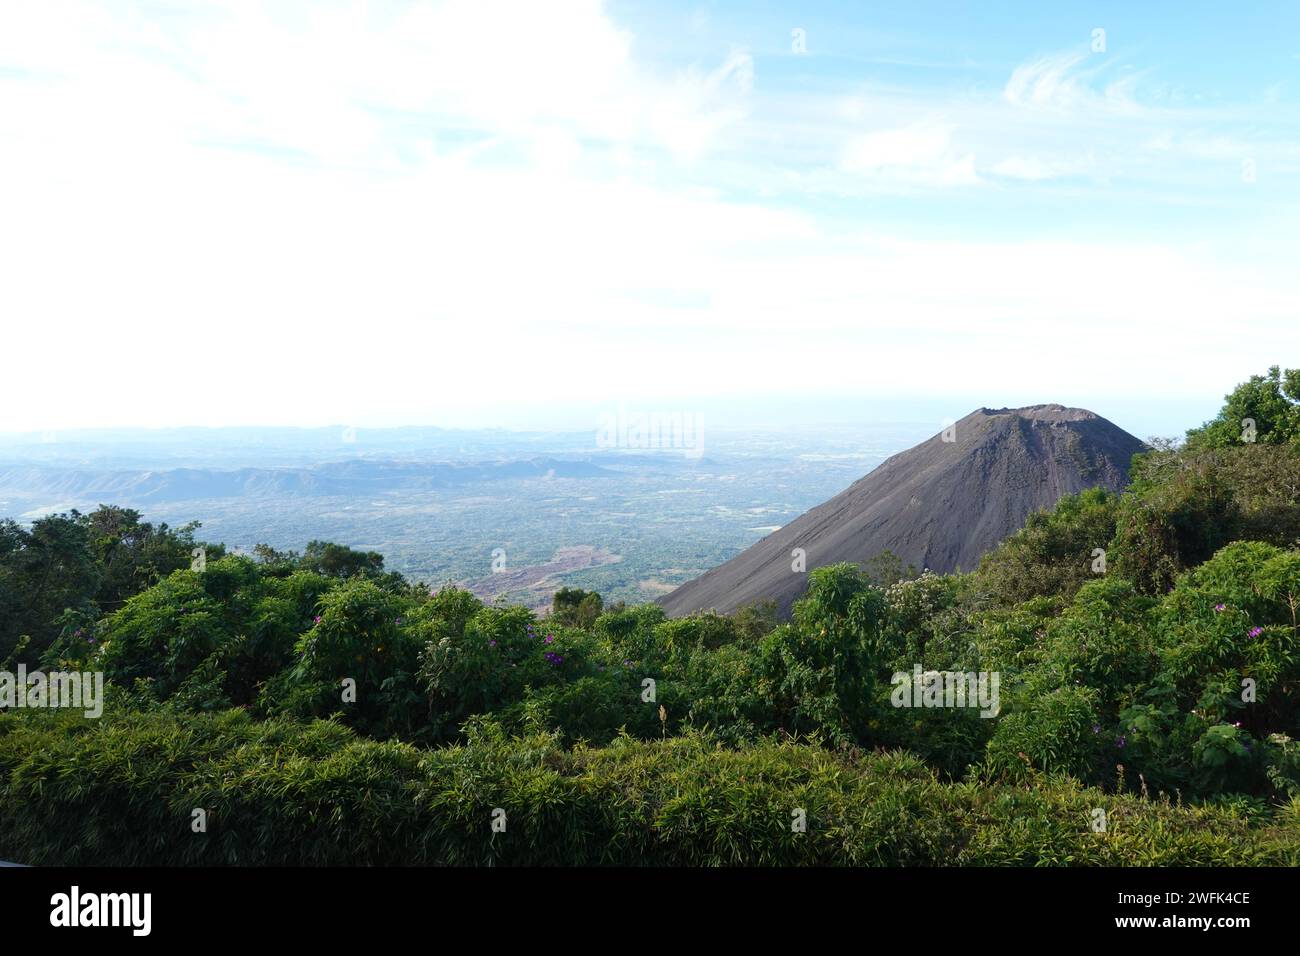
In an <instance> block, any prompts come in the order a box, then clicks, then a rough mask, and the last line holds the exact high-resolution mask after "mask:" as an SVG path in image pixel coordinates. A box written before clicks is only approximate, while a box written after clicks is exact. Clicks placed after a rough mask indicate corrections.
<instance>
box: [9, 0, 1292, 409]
mask: <svg viewBox="0 0 1300 956" xmlns="http://www.w3.org/2000/svg"><path fill="white" fill-rule="evenodd" d="M129 9H131V8H125V7H116V6H115V7H112V8H105V7H101V6H97V5H87V6H79V5H74V4H69V3H57V2H56V3H51V4H48V5H47V4H45V3H42V4H14V5H9V6H7V7H6V9H5V12H4V13H3V14H0V19H2V20H3V23H2V24H0V26H3V29H0V67H2V68H4V69H5V72H4V73H3V74H2V75H0V191H3V194H4V195H3V206H2V208H3V210H4V216H3V218H0V263H3V264H4V279H3V281H0V315H3V316H4V317H5V320H6V324H5V328H4V331H3V333H2V334H3V343H4V346H5V352H6V356H7V357H8V358H9V359H10V361H9V362H8V363H7V365H6V369H5V375H4V377H3V379H2V380H0V430H4V429H12V428H63V427H70V426H74V425H87V424H100V425H107V424H122V423H144V424H182V423H199V424H222V423H234V422H258V421H262V422H282V423H292V422H297V423H302V424H313V423H328V422H351V423H357V424H385V423H402V422H411V423H414V422H437V423H444V424H445V423H449V422H454V420H455V419H454V417H452V416H454V414H455V413H457V412H458V411H463V410H464V409H466V408H469V407H477V408H483V407H488V406H496V407H501V408H505V409H509V408H511V407H514V408H519V407H523V406H529V407H534V406H536V405H538V404H541V403H545V402H548V401H554V400H571V401H587V400H589V401H592V403H593V404H594V405H598V406H601V407H607V406H608V404H609V403H610V402H611V401H614V400H617V399H619V398H622V397H627V398H635V397H637V396H646V395H663V394H673V395H693V394H744V393H745V392H746V391H747V390H753V389H758V388H762V389H769V390H774V391H777V392H805V391H817V390H819V389H836V388H839V389H844V388H857V389H861V390H863V391H867V392H873V393H886V392H893V393H895V394H909V393H911V394H915V393H917V392H939V393H944V392H945V391H949V390H952V391H958V390H960V391H965V392H970V391H972V390H974V389H975V388H978V387H980V386H981V383H982V382H985V381H1000V382H1007V381H1015V382H1018V383H1020V384H1021V385H1023V387H1024V388H1025V389H1026V390H1027V391H1034V390H1037V397H1039V398H1042V399H1044V400H1047V399H1050V398H1052V397H1053V396H1054V395H1055V394H1057V392H1058V390H1066V391H1073V392H1075V393H1086V392H1087V391H1088V390H1089V388H1094V389H1095V388H1108V389H1116V390H1126V391H1128V392H1129V393H1132V394H1154V393H1157V392H1159V391H1160V390H1162V389H1165V388H1180V389H1182V390H1183V391H1184V392H1195V391H1196V390H1197V389H1199V384H1198V383H1199V382H1202V381H1205V380H1210V379H1213V380H1216V381H1217V380H1219V379H1220V378H1221V377H1222V374H1221V373H1222V368H1223V366H1224V365H1225V363H1230V362H1231V363H1236V364H1237V366H1238V367H1241V368H1244V369H1246V370H1247V371H1250V370H1254V369H1257V368H1262V367H1265V366H1266V365H1267V364H1269V362H1270V361H1276V360H1277V358H1276V355H1271V354H1270V353H1275V352H1278V351H1285V350H1286V348H1287V347H1288V346H1290V347H1291V350H1292V351H1294V350H1295V348H1294V347H1295V345H1296V344H1297V343H1296V334H1297V333H1296V332H1295V331H1294V322H1293V321H1292V318H1293V316H1292V312H1293V303H1294V302H1295V301H1296V299H1297V295H1296V293H1297V290H1296V283H1295V280H1294V278H1293V271H1292V269H1291V266H1290V260H1291V259H1292V258H1293V256H1289V255H1288V253H1289V252H1291V251H1292V249H1291V246H1292V245H1293V243H1291V242H1290V241H1289V240H1288V239H1287V238H1286V237H1285V236H1281V237H1270V238H1269V240H1268V241H1267V242H1265V241H1263V239H1261V241H1260V242H1259V243H1258V244H1253V243H1250V242H1243V241H1241V234H1240V233H1237V232H1225V234H1224V235H1223V238H1222V241H1221V242H1216V243H1212V244H1207V245H1205V246H1204V247H1199V246H1191V245H1189V242H1190V237H1188V238H1187V239H1186V241H1184V237H1181V236H1174V237H1172V238H1171V239H1170V240H1169V241H1167V242H1161V241H1158V240H1153V239H1151V238H1150V237H1149V236H1148V237H1146V238H1141V237H1136V236H1127V235H1124V229H1123V228H1122V227H1123V226H1124V225H1125V223H1116V226H1115V229H1114V230H1113V235H1111V234H1108V235H1106V236H1103V237H1102V238H1099V239H1096V240H1094V241H1091V242H1090V241H1085V240H1083V239H1079V240H1077V241H1066V240H1065V239H1063V238H1062V237H1061V235H1060V234H1055V235H1050V234H1047V235H1039V234H1034V233H1032V232H1030V233H1029V234H1021V235H1018V236H1017V235H1005V234H1003V233H1002V232H1001V226H1002V223H1001V222H1000V221H998V220H997V219H996V212H995V213H994V218H991V219H990V220H988V221H973V222H972V221H963V220H961V219H960V218H959V217H957V216H956V215H954V216H951V217H950V216H947V215H945V214H943V213H944V211H945V207H943V206H941V205H925V204H923V202H922V200H923V199H926V198H927V197H939V198H938V199H937V200H936V203H944V202H949V201H975V199H976V198H980V197H986V196H987V195H988V194H998V195H1001V194H1007V193H1011V191H1013V190H1015V189H1017V188H1020V181H1026V180H1027V181H1035V182H1038V183H1040V184H1044V185H1041V186H1040V187H1039V188H1041V189H1044V190H1046V189H1050V188H1058V187H1057V186H1055V185H1052V184H1055V183H1057V182H1058V181H1065V182H1064V184H1063V185H1062V186H1061V187H1060V188H1070V187H1072V186H1073V185H1074V183H1072V182H1070V180H1071V178H1072V177H1077V178H1080V179H1086V180H1088V181H1089V182H1088V183H1086V184H1084V185H1090V184H1091V183H1092V182H1093V181H1094V180H1100V179H1101V178H1102V177H1104V176H1111V177H1114V178H1116V179H1120V178H1122V174H1125V175H1127V174H1131V178H1132V179H1133V180H1135V181H1137V182H1139V184H1140V185H1145V184H1146V183H1148V182H1157V183H1163V182H1165V181H1166V180H1167V179H1168V178H1169V177H1168V169H1167V167H1166V166H1162V165H1161V151H1160V150H1155V149H1150V150H1148V149H1143V148H1141V147H1142V145H1143V144H1144V143H1148V142H1152V141H1156V142H1159V141H1160V137H1161V136H1162V134H1163V135H1165V136H1166V138H1165V140H1164V141H1165V142H1167V143H1169V144H1170V147H1171V148H1170V149H1169V150H1166V151H1165V152H1167V153H1169V154H1171V158H1170V159H1169V164H1171V165H1172V166H1174V167H1176V168H1178V169H1180V170H1182V169H1185V168H1186V166H1187V161H1188V159H1187V155H1185V154H1183V153H1182V152H1180V146H1181V144H1184V143H1192V142H1202V141H1204V143H1206V144H1209V145H1206V146H1205V147H1204V148H1203V149H1202V150H1201V152H1202V153H1204V154H1205V155H1206V161H1210V160H1211V159H1213V156H1212V155H1211V154H1213V153H1222V154H1224V155H1231V154H1232V153H1233V152H1234V149H1235V147H1234V148H1233V149H1230V148H1228V147H1227V146H1222V145H1213V144H1215V143H1216V142H1217V140H1216V137H1220V136H1222V137H1225V140H1224V142H1231V143H1236V142H1237V141H1238V138H1230V133H1226V132H1216V131H1215V130H1214V128H1213V126H1212V125H1211V124H1208V123H1203V122H1201V118H1202V117H1201V114H1196V115H1195V117H1194V118H1193V121H1191V122H1186V123H1184V124H1183V125H1181V126H1180V125H1177V124H1175V123H1174V119H1176V117H1173V114H1171V113H1168V112H1166V113H1163V114H1160V120H1161V122H1162V123H1165V122H1166V121H1168V126H1167V128H1155V127H1152V126H1150V125H1149V124H1145V123H1143V124H1130V123H1127V121H1126V119H1125V117H1124V116H1123V115H1122V114H1123V109H1120V110H1118V112H1117V111H1116V110H1115V109H1114V107H1113V104H1112V105H1108V101H1107V97H1108V96H1110V95H1111V94H1110V93H1108V92H1107V91H1108V90H1112V89H1115V90H1117V92H1115V93H1114V97H1115V101H1116V102H1119V103H1123V102H1126V98H1128V97H1131V96H1132V89H1131V88H1130V87H1125V86H1117V85H1116V84H1111V85H1110V86H1103V87H1100V91H1098V89H1095V88H1094V86H1095V84H1096V83H1097V82H1098V81H1099V80H1100V74H1096V75H1094V74H1091V73H1089V72H1088V67H1087V66H1086V64H1084V63H1083V62H1082V61H1081V60H1079V59H1078V58H1074V59H1069V58H1066V59H1064V60H1059V58H1058V60H1059V62H1057V61H1042V62H1039V61H1034V63H1031V64H1028V65H1025V66H1022V67H1020V68H1019V69H1017V70H1016V71H1015V72H1013V73H1012V75H1011V81H1010V82H1009V83H1008V84H1007V91H1006V93H1005V94H1004V95H999V94H998V92H997V91H994V90H989V91H986V95H985V96H983V97H982V98H981V97H967V98H959V101H958V102H953V101H952V98H951V97H948V98H945V96H941V95H937V94H934V93H932V92H918V91H911V90H898V89H894V90H889V89H871V90H866V91H863V90H846V89H843V88H840V87H835V88H833V89H830V88H828V90H827V91H826V92H825V93H824V94H817V93H808V92H806V91H803V90H799V91H795V92H787V93H785V94H782V93H780V92H774V91H770V90H766V89H764V88H763V86H764V84H763V83H760V82H758V81H757V80H756V75H755V74H756V70H758V69H760V68H761V66H762V62H761V60H760V62H759V64H758V65H757V66H756V64H755V61H754V59H753V58H752V57H751V56H750V55H749V54H748V53H746V52H744V51H743V50H738V49H737V50H731V51H730V52H725V51H727V50H729V48H728V47H727V46H726V45H725V44H721V45H720V46H719V48H718V50H717V53H716V56H715V57H714V58H712V59H711V60H710V61H707V62H704V61H700V62H698V63H695V64H694V65H690V64H686V65H674V66H673V67H672V68H671V69H666V68H657V67H656V65H655V64H652V63H649V62H647V61H646V59H645V58H644V57H642V56H639V55H638V49H639V47H638V42H637V38H636V37H635V36H633V35H631V34H630V33H629V32H628V31H627V30H626V29H625V28H623V27H622V26H620V25H619V24H618V23H616V22H615V21H614V20H613V19H612V17H611V16H610V13H609V11H608V10H607V9H606V8H605V7H604V6H603V5H601V4H599V3H596V2H594V0H584V2H579V3H575V4H573V5H571V6H566V8H565V12H564V13H563V14H562V15H560V14H556V13H555V12H554V11H553V9H552V8H549V7H545V6H544V5H537V4H524V3H519V4H507V3H501V2H495V0H494V2H486V0H485V2H467V0H454V2H449V3H443V4H417V5H395V6H392V7H386V8H385V7H379V6H376V5H330V6H324V7H321V6H317V5H315V4H312V5H305V4H299V5H287V4H276V5H274V6H264V5H252V4H237V5H232V6H229V7H227V6H224V5H223V6H212V7H208V8H193V10H192V11H191V10H190V8H186V9H187V13H186V15H185V16H177V17H173V16H160V15H156V12H157V11H158V10H159V9H162V8H159V7H155V6H150V7H141V8H139V10H138V12H136V13H126V12H119V11H124V10H129ZM108 10H112V11H114V12H113V13H112V14H110V13H109V12H107V11H108ZM503 24H508V25H509V29H504V28H503V27H502V25H503ZM1054 63H1055V65H1053V64H1054ZM759 76H760V78H761V76H762V74H761V73H760V74H759ZM1125 82H1129V81H1125ZM1063 110H1064V112H1062V111H1063ZM1070 110H1073V111H1074V112H1073V113H1071V112H1069V111H1070ZM917 117H925V118H924V119H918V118H917ZM954 117H959V118H960V123H957V122H954V121H953V119H952V118H954ZM1135 137H1140V139H1137V138H1135ZM1279 149H1280V147H1279ZM1275 155H1280V153H1278V154H1275ZM1287 155H1291V154H1287ZM977 156H978V157H980V159H981V160H983V161H984V162H985V163H988V162H989V157H995V158H996V161H994V162H992V165H990V166H988V167H987V169H986V168H985V167H984V166H978V165H977V162H976V157H977ZM1081 157H1082V158H1081ZM1152 157H1155V158H1154V159H1153V158H1152ZM1140 163H1147V164H1148V165H1147V166H1146V167H1143V166H1141V165H1139V164H1140ZM1262 168H1263V169H1266V170H1267V171H1269V172H1270V173H1271V172H1272V169H1273V168H1274V167H1272V166H1262ZM1134 170H1136V172H1133V171H1134ZM1229 172H1233V170H1229ZM982 173H986V174H987V175H986V176H985V177H984V178H992V177H997V187H998V188H997V189H988V190H962V189H957V188H951V187H960V186H971V185H975V184H979V183H981V182H982V177H981V174H982ZM1139 175H1140V176H1142V177H1145V178H1143V179H1138V176H1139ZM1231 185H1232V186H1233V187H1234V188H1237V187H1239V183H1238V182H1237V181H1235V180H1234V181H1233V182H1232V183H1231ZM1266 185H1267V183H1266V182H1265V181H1263V180H1262V181H1261V183H1260V184H1258V185H1257V186H1256V187H1255V188H1256V190H1257V191H1262V190H1263V189H1264V188H1266ZM1080 188H1083V187H1082V186H1081V187H1080ZM1180 188H1182V191H1181V192H1178V193H1177V194H1176V196H1177V198H1179V199H1182V198H1184V197H1185V196H1187V195H1194V190H1192V189H1190V188H1183V187H1180ZM818 190H823V191H827V192H832V193H835V194H836V195H837V199H838V196H840V195H847V196H849V197H850V198H851V199H856V198H857V197H858V196H861V195H866V196H868V197H869V200H870V201H868V202H866V203H862V204H858V205H854V204H853V203H852V202H844V203H840V202H838V201H837V202H835V203H818V202H815V201H814V202H809V203H805V202H803V200H805V199H807V198H808V194H809V193H815V192H817V191H818ZM882 194H888V195H886V196H885V198H886V199H889V200H891V201H892V200H894V199H895V198H897V197H896V196H895V195H894V194H897V195H898V196H902V197H905V200H906V201H907V202H908V203H912V202H914V201H915V202H916V203H917V205H908V206H907V207H906V208H905V210H904V213H903V215H902V216H901V218H895V219H894V220H888V219H881V220H880V221H876V219H875V218H874V217H875V216H876V215H877V204H876V203H875V202H874V201H875V200H876V199H877V198H879V197H880V196H881V195H882ZM1089 195H1092V194H1089ZM813 198H814V200H816V199H820V198H821V197H819V196H814V197H813ZM880 205H883V204H880ZM1085 205H1086V200H1084V201H1082V202H1081V203H1080V204H1079V205H1076V206H1073V207H1071V208H1073V209H1076V210H1077V209H1083V208H1084V206H1085ZM988 208H989V207H982V208H981V209H978V210H977V211H976V215H985V214H987V210H988ZM936 209H938V210H939V214H936ZM914 210H917V211H920V212H925V213H929V214H931V216H932V218H931V220H930V221H929V222H928V223H922V224H921V225H918V226H916V227H912V225H911V223H910V222H908V216H910V215H911V214H912V212H913V211H914ZM917 218H918V220H920V218H921V217H919V216H918V217H917ZM954 223H956V224H964V225H967V226H972V225H973V228H974V230H975V233H976V234H977V235H979V236H981V238H980V240H979V241H975V240H972V239H970V238H969V234H970V232H969V231H968V232H967V236H968V238H966V239H964V240H956V239H950V238H948V229H949V226H950V225H952V224H954ZM1043 231H1044V232H1045V233H1046V232H1050V230H1043ZM903 233H906V234H908V235H909V236H911V237H912V238H910V239H907V240H904V239H902V238H899V236H900V235H901V234H903ZM918 236H919V238H918ZM1116 236H1121V237H1122V239H1123V241H1117V239H1116V238H1115V237H1116ZM1225 316H1232V317H1240V316H1249V329H1250V334H1249V335H1245V334H1242V335H1232V336H1228V337H1227V338H1228V341H1224V338H1225V337H1224V336H1223V335H1222V333H1221V330H1222V328H1223V326H1224V321H1225ZM1064 342H1068V343H1070V344H1069V349H1068V354H1067V355H1063V354H1062V345H1061V343H1064ZM1171 343H1173V344H1172V345H1171ZM1171 348H1172V349H1176V352H1177V362H1178V366H1179V368H1180V370H1181V371H1182V377H1181V380H1180V381H1176V382H1172V383H1171V382H1170V381H1169V380H1168V376H1153V375H1152V372H1151V369H1152V357H1153V356H1169V355H1170V350H1171ZM1099 369H1102V370H1104V373H1099V372H1098V370H1099ZM1099 376H1100V377H1101V378H1104V381H1095V380H1096V379H1098V378H1099ZM756 383H758V384H756ZM31 396H38V398H37V400H35V401H33V400H31Z"/></svg>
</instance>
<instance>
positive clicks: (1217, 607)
mask: <svg viewBox="0 0 1300 956" xmlns="http://www.w3.org/2000/svg"><path fill="white" fill-rule="evenodd" d="M1227 607H1228V606H1227V605H1226V604H1216V605H1214V609H1215V610H1216V611H1223V610H1226V609H1227Z"/></svg>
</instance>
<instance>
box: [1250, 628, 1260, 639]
mask: <svg viewBox="0 0 1300 956" xmlns="http://www.w3.org/2000/svg"><path fill="white" fill-rule="evenodd" d="M1263 633H1264V629H1263V628H1262V627H1252V628H1251V629H1250V631H1249V636H1250V637H1259V635H1261V634H1263Z"/></svg>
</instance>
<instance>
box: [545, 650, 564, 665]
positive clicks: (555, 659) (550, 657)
mask: <svg viewBox="0 0 1300 956" xmlns="http://www.w3.org/2000/svg"><path fill="white" fill-rule="evenodd" d="M542 656H543V657H545V658H546V660H547V661H548V662H549V663H551V664H554V665H555V666H556V667H559V666H560V665H561V664H563V663H564V658H563V657H561V656H560V655H559V654H557V653H555V652H554V651H547V652H546V653H545V654H543V655H542Z"/></svg>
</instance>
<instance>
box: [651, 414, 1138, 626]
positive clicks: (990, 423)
mask: <svg viewBox="0 0 1300 956" xmlns="http://www.w3.org/2000/svg"><path fill="white" fill-rule="evenodd" d="M1146 447H1147V446H1146V445H1145V444H1144V443H1143V442H1142V441H1140V440H1138V439H1137V438H1135V437H1133V436H1132V435H1130V434H1129V433H1128V432H1126V431H1124V430H1123V429H1122V428H1120V427H1119V426H1117V425H1115V424H1113V423H1111V422H1109V421H1107V420H1106V419H1104V418H1102V417H1101V416H1100V415H1096V414H1094V413H1093V412H1090V411H1087V410H1085V409H1082V408H1066V407H1065V406H1063V405H1031V406H1028V407H1025V408H997V409H994V408H981V409H978V410H976V411H974V412H971V413H970V414H969V415H967V416H966V417H965V418H963V419H961V420H960V421H958V422H956V423H955V424H953V425H950V426H948V427H947V428H945V429H944V430H943V431H942V432H940V433H939V434H937V435H935V436H934V437H933V438H929V439H927V440H926V441H923V442H922V443H921V444H919V445H917V446H915V447H914V448H909V449H908V450H907V451H904V452H900V453H899V454H897V455H894V456H893V457H892V458H889V459H887V460H886V461H884V462H882V463H881V464H880V466H879V467H877V468H876V469H874V470H873V471H871V472H870V473H869V474H867V475H865V476H864V477H862V478H860V479H858V480H857V481H856V482H854V483H853V484H852V485H850V486H849V487H848V488H847V489H845V490H844V491H842V492H841V493H840V494H838V495H836V496H835V497H834V498H832V499H830V500H829V501H827V502H824V503H823V504H820V505H818V506H817V507H815V508H813V509H812V510H811V511H808V512H806V513H804V514H803V515H801V516H800V517H798V518H796V519H795V520H794V521H791V522H790V523H789V524H787V525H785V526H783V527H781V528H780V529H778V530H777V531H774V532H772V533H771V534H769V535H768V536H767V537H765V538H763V539H762V540H761V541H759V542H758V543H756V544H754V545H753V546H752V547H750V548H748V549H746V550H745V551H742V552H741V553H740V554H738V555H736V556H735V557H734V558H732V559H731V560H730V561H727V562H726V563H724V564H720V565H718V567H716V568H714V569H712V570H711V571H708V572H706V573H705V574H703V575H701V576H700V577H698V578H696V579H694V580H692V581H688V582H687V583H686V584H683V585H682V586H681V587H679V588H677V589H676V590H675V591H672V592H671V593H669V594H666V595H664V596H663V597H662V598H660V599H659V603H660V604H661V605H662V606H663V608H664V610H665V611H666V612H667V613H668V614H669V615H671V616H677V615H684V614H691V613H694V612H695V611H703V610H710V609H712V610H716V611H719V612H721V613H728V612H730V611H734V610H735V609H737V608H739V607H743V606H745V605H747V604H752V603H754V602H756V601H761V600H767V599H771V600H774V601H776V603H777V607H778V609H779V611H780V612H781V613H782V614H783V615H784V614H787V613H788V612H789V610H790V606H791V605H792V604H793V603H794V602H795V601H796V600H797V599H798V598H799V597H800V596H801V595H802V594H803V592H804V589H805V587H806V586H807V581H808V575H807V573H804V572H801V571H798V570H795V568H796V566H797V565H798V564H799V563H802V564H803V566H804V567H805V568H806V570H807V571H811V570H813V569H814V568H818V567H822V566H823V565H827V564H834V563H836V562H839V561H851V562H854V563H863V562H866V561H869V560H871V559H872V558H875V557H877V556H879V555H880V554H882V553H883V552H885V551H889V552H892V553H893V554H895V555H897V556H898V557H899V558H901V559H902V561H903V564H904V566H906V565H909V564H910V565H914V566H915V567H917V568H928V569H930V570H932V571H937V572H940V573H944V572H949V571H970V570H972V569H973V568H974V567H975V566H976V565H977V564H978V563H979V559H980V558H981V556H983V555H984V554H985V553H987V552H988V551H990V550H992V549H993V548H994V547H995V546H996V545H997V544H998V543H999V542H1000V541H1002V540H1003V539H1004V538H1006V537H1008V536H1009V535H1011V534H1013V533H1015V532H1016V531H1017V530H1019V529H1020V528H1021V527H1022V526H1023V525H1024V523H1025V520H1026V519H1027V518H1028V517H1029V515H1031V514H1033V513H1034V512H1035V511H1039V510H1043V509H1049V508H1051V507H1052V506H1053V505H1055V504H1056V502H1057V500H1058V499H1059V498H1060V497H1061V496H1062V495H1066V494H1072V493H1075V492H1079V491H1083V490H1084V489H1085V488H1094V487H1102V488H1107V489H1110V490H1112V491H1118V490H1119V489H1121V488H1123V487H1124V485H1125V484H1126V483H1127V480H1128V469H1129V462H1130V460H1131V459H1132V457H1133V455H1134V454H1136V453H1138V452H1141V451H1144V450H1145V449H1146ZM797 549H801V551H802V562H800V551H799V550H797Z"/></svg>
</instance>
